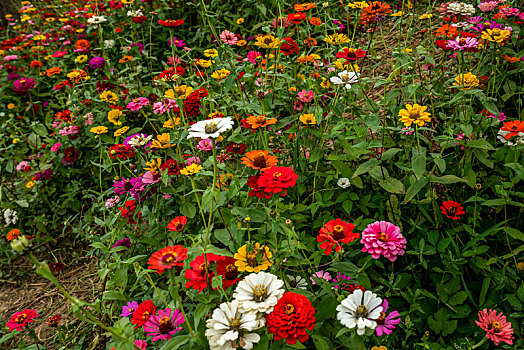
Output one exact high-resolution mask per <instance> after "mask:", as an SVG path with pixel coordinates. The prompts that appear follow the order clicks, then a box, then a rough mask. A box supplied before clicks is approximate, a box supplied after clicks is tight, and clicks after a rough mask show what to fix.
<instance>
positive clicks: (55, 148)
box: [51, 142, 62, 152]
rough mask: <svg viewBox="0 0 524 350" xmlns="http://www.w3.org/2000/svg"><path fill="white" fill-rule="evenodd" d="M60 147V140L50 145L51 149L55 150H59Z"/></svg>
mask: <svg viewBox="0 0 524 350" xmlns="http://www.w3.org/2000/svg"><path fill="white" fill-rule="evenodd" d="M60 147H62V144H61V143H60V142H58V143H55V144H54V145H53V146H51V151H52V152H57V151H58V150H60Z"/></svg>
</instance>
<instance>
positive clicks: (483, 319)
mask: <svg viewBox="0 0 524 350" xmlns="http://www.w3.org/2000/svg"><path fill="white" fill-rule="evenodd" d="M478 315H479V320H478V321H475V323H476V324H477V326H479V327H480V328H482V329H483V330H484V331H486V338H488V339H489V340H491V341H493V343H495V345H499V343H500V342H501V341H503V342H505V343H507V344H510V345H511V344H513V328H511V322H507V321H506V316H504V315H503V314H502V312H501V313H500V314H499V315H497V310H492V309H489V311H488V310H486V309H484V310H482V311H479V314H478Z"/></svg>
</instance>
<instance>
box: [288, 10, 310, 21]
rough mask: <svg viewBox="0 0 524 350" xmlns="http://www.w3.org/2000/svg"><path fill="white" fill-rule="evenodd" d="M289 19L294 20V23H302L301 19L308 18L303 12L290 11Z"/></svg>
mask: <svg viewBox="0 0 524 350" xmlns="http://www.w3.org/2000/svg"><path fill="white" fill-rule="evenodd" d="M287 19H288V20H290V21H291V22H293V23H294V24H300V22H301V21H303V20H305V19H306V14H305V13H303V12H297V13H290V14H289V15H287Z"/></svg>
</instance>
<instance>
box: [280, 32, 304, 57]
mask: <svg viewBox="0 0 524 350" xmlns="http://www.w3.org/2000/svg"><path fill="white" fill-rule="evenodd" d="M284 41H285V42H284V43H282V45H280V52H282V53H283V54H284V55H286V56H289V55H292V54H295V55H298V53H299V52H300V51H299V49H298V44H297V43H296V42H295V41H294V40H293V39H291V38H290V37H289V36H288V37H286V38H284Z"/></svg>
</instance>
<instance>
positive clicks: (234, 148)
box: [226, 142, 247, 154]
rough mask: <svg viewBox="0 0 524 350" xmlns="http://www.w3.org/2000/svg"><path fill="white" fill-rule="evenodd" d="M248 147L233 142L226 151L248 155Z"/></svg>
mask: <svg viewBox="0 0 524 350" xmlns="http://www.w3.org/2000/svg"><path fill="white" fill-rule="evenodd" d="M246 149H247V146H246V144H245V143H236V142H231V143H230V144H229V145H227V146H226V151H227V152H229V153H233V154H244V153H246Z"/></svg>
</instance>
